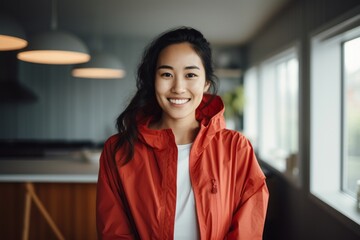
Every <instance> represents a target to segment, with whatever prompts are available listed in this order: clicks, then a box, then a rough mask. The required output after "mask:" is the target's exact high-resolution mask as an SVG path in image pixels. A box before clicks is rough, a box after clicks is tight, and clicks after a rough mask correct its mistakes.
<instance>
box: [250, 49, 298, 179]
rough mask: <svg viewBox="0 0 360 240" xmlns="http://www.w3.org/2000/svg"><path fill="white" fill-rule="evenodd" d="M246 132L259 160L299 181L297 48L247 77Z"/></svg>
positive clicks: (269, 61) (279, 56)
mask: <svg viewBox="0 0 360 240" xmlns="http://www.w3.org/2000/svg"><path fill="white" fill-rule="evenodd" d="M244 92H245V106H244V134H245V135H246V136H247V137H248V138H249V139H250V140H251V141H252V143H253V145H254V148H255V150H256V151H257V153H258V155H259V159H260V160H262V161H263V162H265V163H267V164H268V165H270V166H271V167H273V168H275V169H276V170H278V171H279V172H281V173H283V174H284V175H285V176H286V177H288V178H289V179H290V180H291V181H292V182H295V183H298V182H297V180H299V178H298V173H299V171H298V162H297V155H298V149H299V134H298V129H299V122H298V119H299V116H298V112H299V111H298V110H299V108H298V99H299V98H298V92H299V64H298V58H297V51H296V48H295V47H294V48H291V49H288V50H286V51H284V52H282V53H280V54H278V55H276V56H274V57H272V58H270V59H268V60H266V61H264V62H263V63H262V64H261V65H260V66H259V67H253V68H251V69H249V70H248V71H246V72H245V76H244Z"/></svg>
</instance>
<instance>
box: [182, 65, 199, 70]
mask: <svg viewBox="0 0 360 240" xmlns="http://www.w3.org/2000/svg"><path fill="white" fill-rule="evenodd" d="M185 69H198V70H200V68H199V67H198V66H195V65H192V66H188V67H185Z"/></svg>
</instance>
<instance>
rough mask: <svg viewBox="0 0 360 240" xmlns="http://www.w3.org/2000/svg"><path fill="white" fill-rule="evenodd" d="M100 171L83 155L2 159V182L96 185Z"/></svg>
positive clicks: (0, 161)
mask: <svg viewBox="0 0 360 240" xmlns="http://www.w3.org/2000/svg"><path fill="white" fill-rule="evenodd" d="M98 171H99V164H98V160H95V161H87V160H86V159H85V158H84V157H83V156H81V155H68V156H66V155H65V156H51V157H39V158H9V159H0V182H74V183H79V182H81V183H96V182H97V177H98Z"/></svg>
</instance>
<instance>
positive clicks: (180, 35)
mask: <svg viewBox="0 0 360 240" xmlns="http://www.w3.org/2000/svg"><path fill="white" fill-rule="evenodd" d="M184 42H187V43H189V44H190V45H191V46H192V48H193V49H194V51H195V52H196V53H197V54H198V56H199V57H200V59H201V60H202V63H203V65H204V68H205V77H206V81H208V82H209V83H210V88H209V90H208V91H209V92H210V93H212V94H213V96H214V95H215V94H216V93H217V90H218V79H217V77H216V76H215V75H214V70H213V62H212V55H211V48H210V43H209V42H208V41H207V40H206V39H205V37H204V36H203V34H202V33H201V32H199V31H198V30H196V29H194V28H190V27H180V28H175V29H171V30H169V31H167V32H164V33H162V34H161V35H159V36H158V37H157V38H155V39H154V40H153V41H152V42H151V43H150V44H149V45H148V46H147V47H146V48H145V51H144V53H143V56H142V60H141V62H140V64H139V66H138V70H137V78H136V87H137V92H136V93H135V96H134V97H133V98H132V99H131V101H130V103H129V105H128V106H127V107H126V108H125V110H124V111H123V112H122V113H121V114H120V115H119V116H118V118H117V120H116V128H117V130H118V134H119V135H120V137H119V138H118V139H119V140H118V143H117V149H118V148H120V147H122V146H123V145H127V147H128V153H127V155H126V156H125V162H128V161H129V160H130V159H131V158H132V157H133V155H134V145H135V142H136V141H137V140H138V128H137V124H136V122H137V121H136V120H137V117H138V115H139V113H141V115H142V116H143V117H147V116H154V117H155V118H160V116H161V111H162V110H161V108H160V106H159V104H158V102H157V100H156V96H155V74H156V64H157V60H158V57H159V54H160V52H161V51H162V50H163V49H164V48H166V47H167V46H169V45H172V44H178V43H184ZM209 102H210V101H209Z"/></svg>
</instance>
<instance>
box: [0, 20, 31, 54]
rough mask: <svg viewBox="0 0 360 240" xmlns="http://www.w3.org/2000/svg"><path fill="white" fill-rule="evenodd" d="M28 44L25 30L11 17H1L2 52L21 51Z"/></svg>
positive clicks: (0, 37)
mask: <svg viewBox="0 0 360 240" xmlns="http://www.w3.org/2000/svg"><path fill="white" fill-rule="evenodd" d="M27 44H28V42H27V41H26V38H25V32H24V30H23V28H22V27H21V26H20V25H19V24H18V23H17V22H16V21H14V20H12V19H11V18H10V17H7V16H0V51H10V50H17V49H21V48H24V47H26V46H27Z"/></svg>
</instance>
